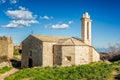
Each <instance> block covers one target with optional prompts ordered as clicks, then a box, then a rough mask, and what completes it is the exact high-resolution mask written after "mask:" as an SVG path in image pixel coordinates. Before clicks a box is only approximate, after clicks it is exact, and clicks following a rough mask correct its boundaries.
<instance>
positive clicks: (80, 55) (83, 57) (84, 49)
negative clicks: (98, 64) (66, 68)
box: [75, 46, 90, 65]
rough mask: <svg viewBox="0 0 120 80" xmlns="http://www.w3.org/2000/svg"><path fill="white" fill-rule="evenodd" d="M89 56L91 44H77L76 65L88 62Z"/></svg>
mask: <svg viewBox="0 0 120 80" xmlns="http://www.w3.org/2000/svg"><path fill="white" fill-rule="evenodd" d="M89 57H90V56H89V46H75V64H76V65H82V64H88V63H89Z"/></svg>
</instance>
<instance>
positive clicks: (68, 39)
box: [31, 34, 86, 46]
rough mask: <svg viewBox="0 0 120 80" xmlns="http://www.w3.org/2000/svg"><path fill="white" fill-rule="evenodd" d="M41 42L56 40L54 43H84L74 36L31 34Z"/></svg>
mask: <svg viewBox="0 0 120 80" xmlns="http://www.w3.org/2000/svg"><path fill="white" fill-rule="evenodd" d="M31 36H32V37H35V38H37V39H39V40H41V41H43V42H57V44H56V45H73V46H75V45H86V44H85V43H84V42H83V41H82V40H81V39H80V38H75V37H63V36H43V35H35V34H34V35H31Z"/></svg>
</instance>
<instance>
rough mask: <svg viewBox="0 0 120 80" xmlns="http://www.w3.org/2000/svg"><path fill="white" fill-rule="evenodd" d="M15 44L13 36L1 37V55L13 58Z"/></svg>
mask: <svg viewBox="0 0 120 80" xmlns="http://www.w3.org/2000/svg"><path fill="white" fill-rule="evenodd" d="M13 52H14V44H13V41H12V38H11V37H6V36H3V37H0V57H7V58H8V59H11V58H13Z"/></svg>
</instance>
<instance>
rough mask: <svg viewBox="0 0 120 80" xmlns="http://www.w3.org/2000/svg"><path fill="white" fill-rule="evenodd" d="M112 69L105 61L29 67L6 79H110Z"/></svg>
mask: <svg viewBox="0 0 120 80" xmlns="http://www.w3.org/2000/svg"><path fill="white" fill-rule="evenodd" d="M112 70H113V68H112V66H111V65H109V64H106V63H104V62H101V63H91V64H88V65H81V66H70V67H59V66H55V67H53V68H50V67H44V68H42V67H38V68H27V69H22V70H20V71H19V72H18V73H16V74H14V75H12V76H9V77H7V78H6V79H5V80H23V79H30V80H108V79H109V77H110V76H111V73H112Z"/></svg>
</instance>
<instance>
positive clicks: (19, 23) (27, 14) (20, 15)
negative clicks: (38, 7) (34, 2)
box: [2, 6, 39, 28]
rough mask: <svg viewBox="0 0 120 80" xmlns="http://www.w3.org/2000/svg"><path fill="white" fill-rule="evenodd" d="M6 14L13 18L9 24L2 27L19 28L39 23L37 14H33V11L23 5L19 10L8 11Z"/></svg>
mask: <svg viewBox="0 0 120 80" xmlns="http://www.w3.org/2000/svg"><path fill="white" fill-rule="evenodd" d="M6 15H7V16H9V17H10V18H11V19H12V20H11V21H10V22H9V23H8V24H7V25H3V26H2V27H6V28H19V27H27V26H31V24H35V23H39V22H38V21H37V20H36V15H33V14H32V12H31V11H29V10H27V9H26V8H24V7H21V6H20V7H19V10H8V11H6Z"/></svg>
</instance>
